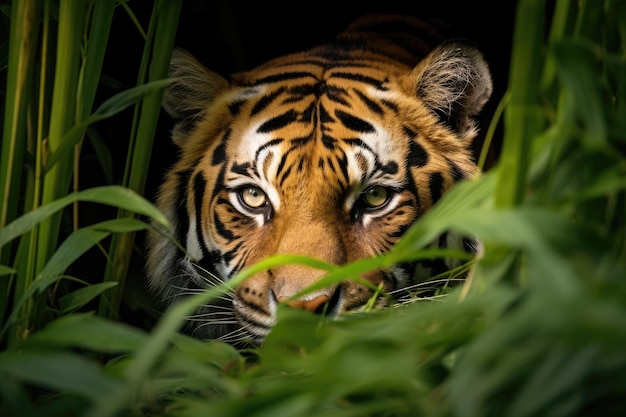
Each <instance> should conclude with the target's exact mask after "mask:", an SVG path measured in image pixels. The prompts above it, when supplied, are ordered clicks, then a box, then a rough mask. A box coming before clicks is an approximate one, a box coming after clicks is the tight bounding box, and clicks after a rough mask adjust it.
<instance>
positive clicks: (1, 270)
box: [0, 265, 17, 277]
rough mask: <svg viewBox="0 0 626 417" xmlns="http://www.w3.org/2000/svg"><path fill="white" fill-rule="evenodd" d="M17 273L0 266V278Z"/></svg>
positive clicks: (9, 268) (7, 267)
mask: <svg viewBox="0 0 626 417" xmlns="http://www.w3.org/2000/svg"><path fill="white" fill-rule="evenodd" d="M16 272H17V271H16V270H15V269H13V268H11V267H10V266H6V265H0V277H1V276H3V275H11V274H14V273H16Z"/></svg>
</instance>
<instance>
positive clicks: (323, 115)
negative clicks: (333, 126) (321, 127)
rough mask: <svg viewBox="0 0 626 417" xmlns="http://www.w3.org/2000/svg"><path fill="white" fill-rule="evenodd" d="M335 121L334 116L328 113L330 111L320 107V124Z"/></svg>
mask: <svg viewBox="0 0 626 417" xmlns="http://www.w3.org/2000/svg"><path fill="white" fill-rule="evenodd" d="M334 121H335V119H333V118H332V116H331V115H330V114H329V113H328V111H327V110H326V107H324V106H322V105H321V106H320V122H322V123H332V122H334Z"/></svg>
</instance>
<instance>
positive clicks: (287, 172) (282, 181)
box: [279, 165, 293, 187]
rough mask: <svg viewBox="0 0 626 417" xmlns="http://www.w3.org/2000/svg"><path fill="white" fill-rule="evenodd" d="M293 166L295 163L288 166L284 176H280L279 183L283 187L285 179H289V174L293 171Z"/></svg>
mask: <svg viewBox="0 0 626 417" xmlns="http://www.w3.org/2000/svg"><path fill="white" fill-rule="evenodd" d="M291 168H293V165H290V166H289V168H287V170H286V171H285V173H284V174H283V176H282V177H281V178H280V181H279V185H280V186H281V187H282V185H283V183H284V182H285V180H286V179H287V177H289V174H290V173H291Z"/></svg>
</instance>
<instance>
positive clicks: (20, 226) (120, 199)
mask: <svg viewBox="0 0 626 417" xmlns="http://www.w3.org/2000/svg"><path fill="white" fill-rule="evenodd" d="M75 201H90V202H94V203H101V204H108V205H110V206H114V207H119V208H123V209H126V210H130V211H132V212H135V213H139V214H143V215H145V216H148V217H151V218H153V219H154V220H155V221H157V222H159V223H161V224H164V225H168V224H169V222H168V221H167V219H166V218H165V216H163V214H162V213H161V212H160V211H159V210H158V209H157V208H156V207H155V206H154V205H153V204H152V203H150V202H149V201H148V200H146V199H145V198H143V197H142V196H140V195H139V194H137V193H136V192H134V191H132V190H129V189H128V188H124V187H120V186H116V185H109V186H103V187H94V188H90V189H87V190H84V191H78V192H75V193H72V194H70V195H67V196H65V197H62V198H59V199H57V200H55V201H53V202H51V203H48V204H46V205H43V206H41V207H39V208H37V209H35V210H33V211H30V212H28V213H26V214H24V215H23V216H21V217H19V218H17V219H16V220H14V221H13V222H11V223H10V224H8V225H7V226H6V227H5V228H4V229H2V230H0V247H2V246H4V245H5V244H6V243H8V242H10V241H11V240H13V239H15V238H16V237H18V236H20V235H22V234H24V233H26V232H27V231H29V230H30V229H32V228H33V227H34V226H35V225H36V224H38V223H40V222H41V221H43V220H45V219H47V218H48V217H50V216H51V215H53V214H54V213H56V212H57V211H59V210H61V209H63V208H64V207H66V206H68V205H69V204H72V203H73V202H75Z"/></svg>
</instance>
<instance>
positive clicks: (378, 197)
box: [363, 186, 389, 208]
mask: <svg viewBox="0 0 626 417" xmlns="http://www.w3.org/2000/svg"><path fill="white" fill-rule="evenodd" d="M388 199H389V191H388V190H387V189H386V188H385V187H381V186H376V187H371V188H368V189H367V190H365V192H364V193H363V201H364V202H365V204H366V205H367V207H369V208H378V207H382V206H383V205H384V204H385V203H386V202H387V200H388Z"/></svg>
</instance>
